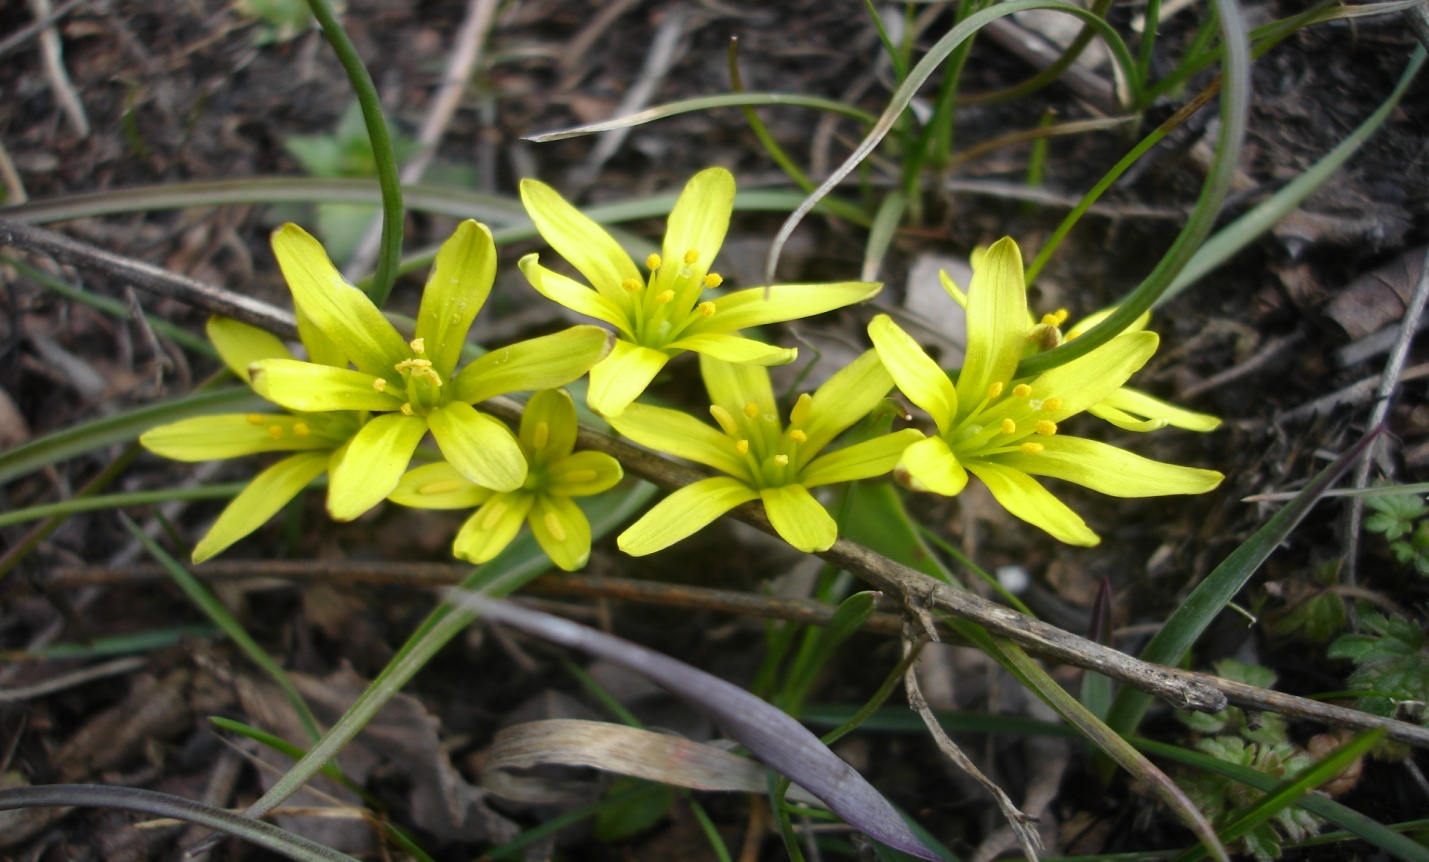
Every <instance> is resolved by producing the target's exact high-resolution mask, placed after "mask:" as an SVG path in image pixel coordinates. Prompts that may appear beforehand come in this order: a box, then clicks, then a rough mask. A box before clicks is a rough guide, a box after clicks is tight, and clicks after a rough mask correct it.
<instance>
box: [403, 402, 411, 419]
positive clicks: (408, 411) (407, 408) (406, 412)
mask: <svg viewBox="0 0 1429 862" xmlns="http://www.w3.org/2000/svg"><path fill="white" fill-rule="evenodd" d="M402 415H403V416H412V415H414V414H413V413H412V405H411V404H403V405H402Z"/></svg>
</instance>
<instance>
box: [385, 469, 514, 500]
mask: <svg viewBox="0 0 1429 862" xmlns="http://www.w3.org/2000/svg"><path fill="white" fill-rule="evenodd" d="M493 493H494V492H493V491H492V490H491V489H490V488H483V487H481V486H480V485H478V484H476V483H475V482H473V481H471V480H470V479H468V478H466V477H465V476H463V475H462V474H461V471H459V470H457V468H455V467H453V466H452V465H451V464H450V463H448V462H446V461H438V462H437V463H435V464H424V465H422V466H421V467H418V468H417V469H415V470H408V471H407V472H406V473H404V474H403V475H402V480H401V481H400V482H398V483H397V487H396V488H394V489H393V491H392V493H390V494H388V495H387V499H389V500H391V501H392V502H394V503H396V504H398V505H400V506H410V507H412V508H414V509H470V508H472V507H474V506H480V505H481V504H482V503H485V502H486V501H487V500H489V499H491V495H492V494H493Z"/></svg>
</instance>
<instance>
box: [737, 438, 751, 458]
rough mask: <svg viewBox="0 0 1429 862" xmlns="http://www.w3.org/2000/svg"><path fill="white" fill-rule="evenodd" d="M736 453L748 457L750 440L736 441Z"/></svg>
mask: <svg viewBox="0 0 1429 862" xmlns="http://www.w3.org/2000/svg"><path fill="white" fill-rule="evenodd" d="M734 451H736V452H738V453H739V454H741V455H748V454H749V441H748V440H736V441H734Z"/></svg>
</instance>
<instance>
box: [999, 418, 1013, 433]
mask: <svg viewBox="0 0 1429 862" xmlns="http://www.w3.org/2000/svg"><path fill="white" fill-rule="evenodd" d="M1002 433H1004V434H1016V433H1017V423H1016V422H1013V421H1012V420H1011V419H1004V420H1002Z"/></svg>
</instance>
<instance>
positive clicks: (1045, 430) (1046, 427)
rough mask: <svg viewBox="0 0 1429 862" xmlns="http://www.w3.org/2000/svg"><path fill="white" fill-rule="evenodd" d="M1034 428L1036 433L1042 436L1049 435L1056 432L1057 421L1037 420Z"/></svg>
mask: <svg viewBox="0 0 1429 862" xmlns="http://www.w3.org/2000/svg"><path fill="white" fill-rule="evenodd" d="M1036 428H1037V433H1038V434H1041V435H1042V436H1043V437H1051V436H1052V435H1053V434H1056V433H1057V423H1056V422H1053V421H1052V420H1050V419H1039V420H1037V426H1036Z"/></svg>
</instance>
